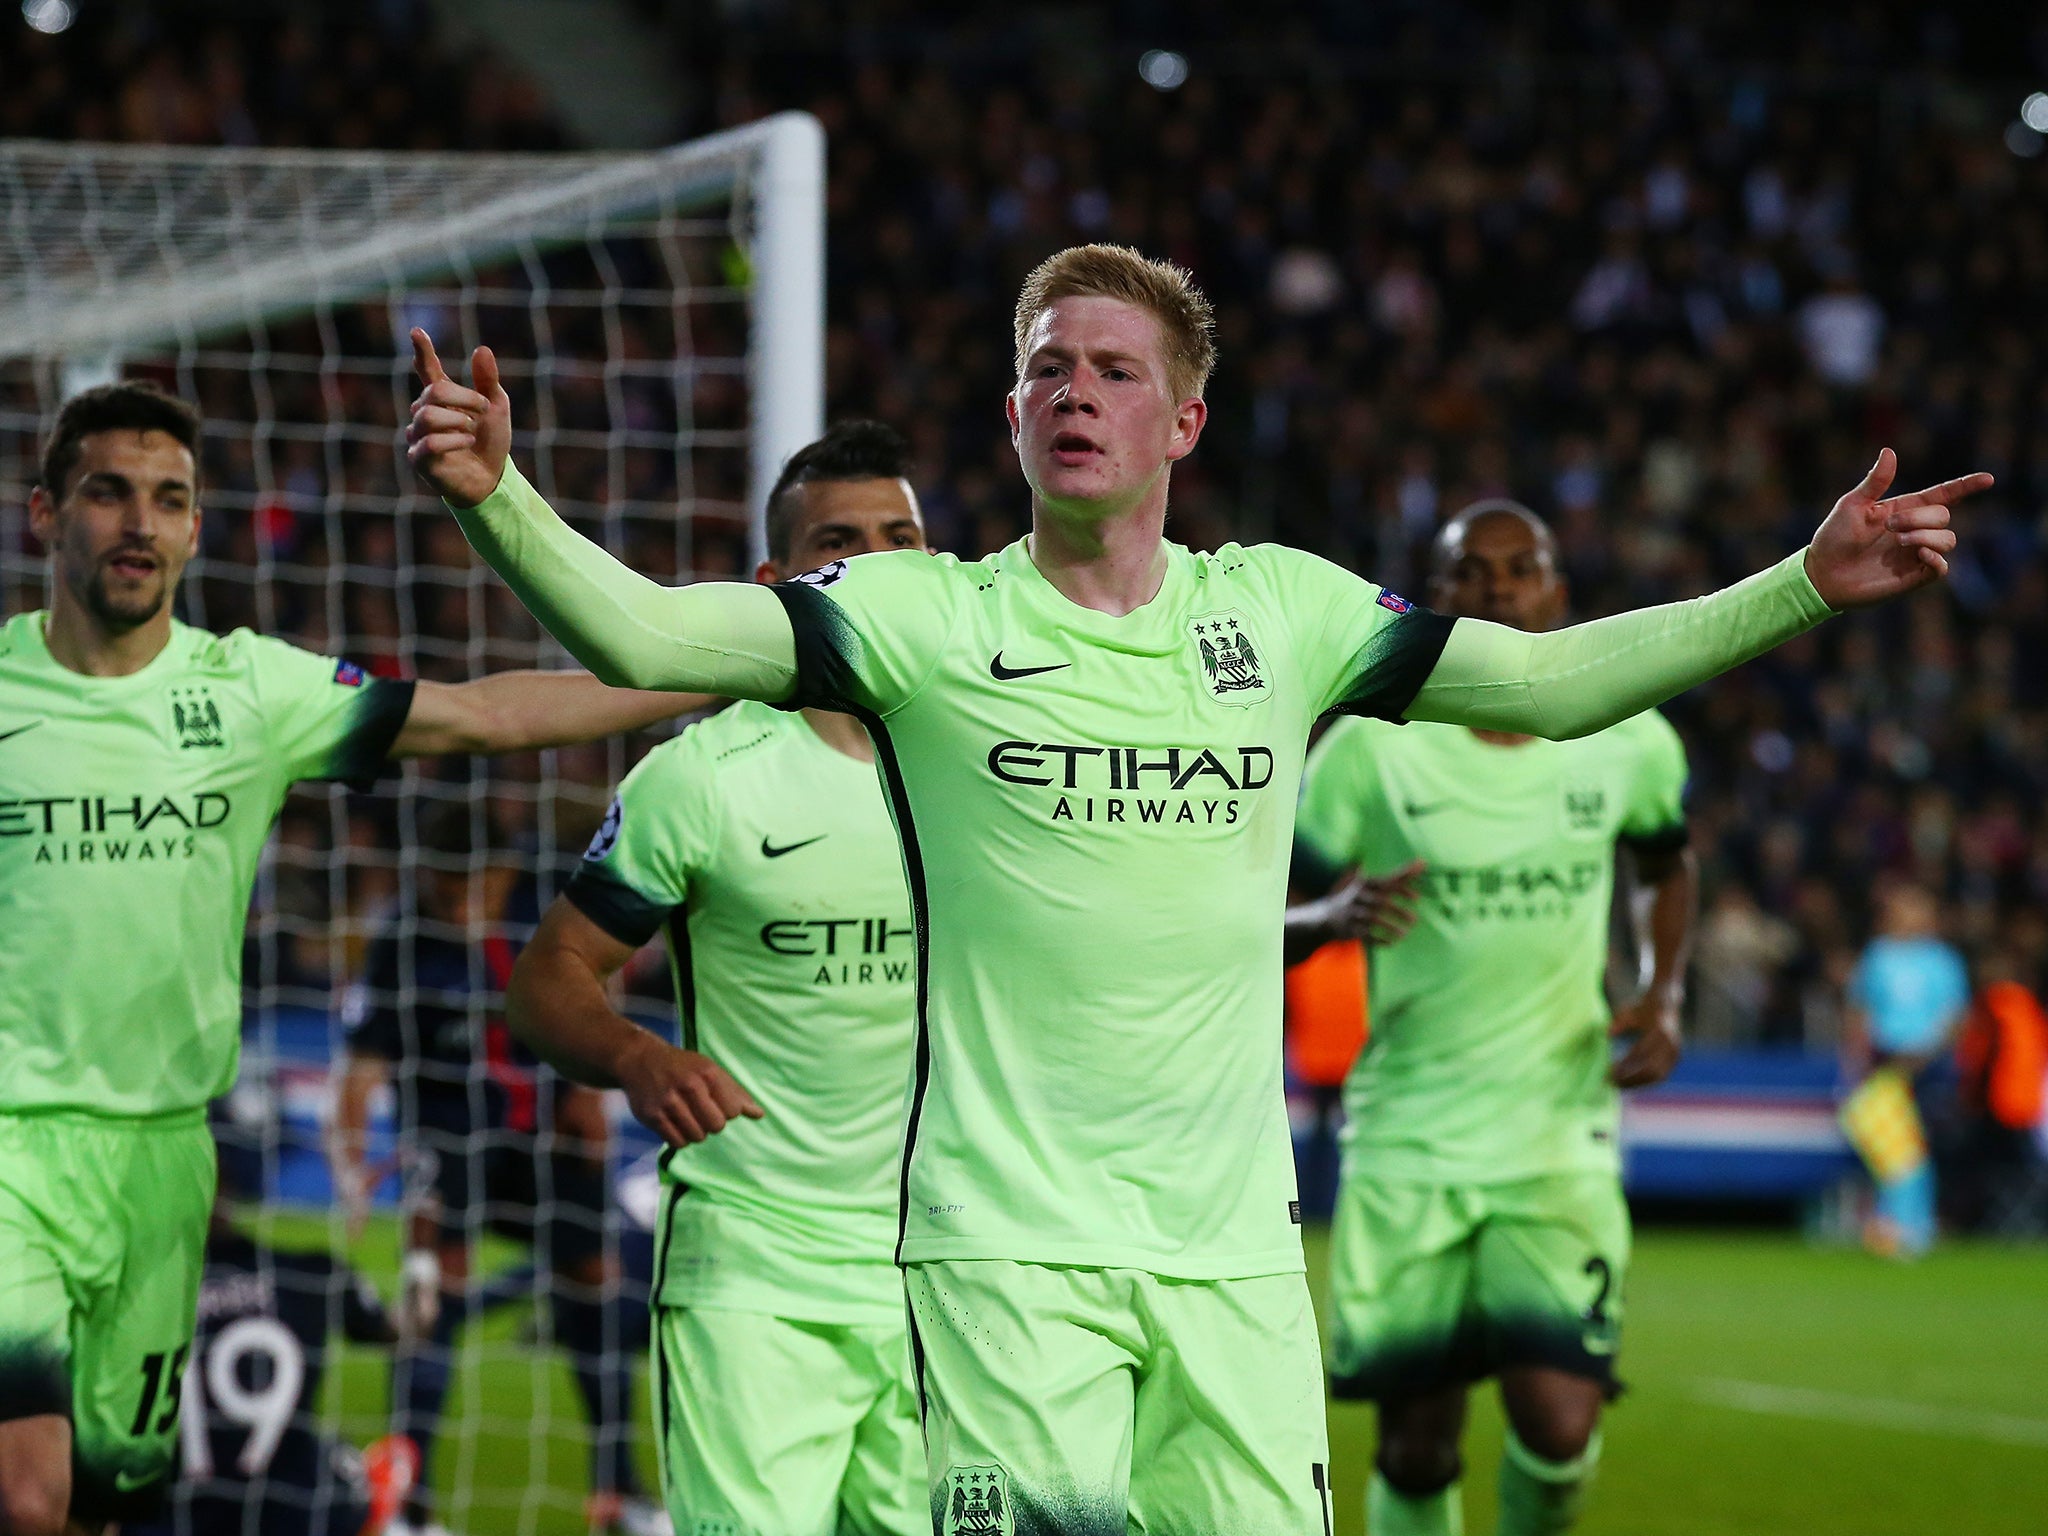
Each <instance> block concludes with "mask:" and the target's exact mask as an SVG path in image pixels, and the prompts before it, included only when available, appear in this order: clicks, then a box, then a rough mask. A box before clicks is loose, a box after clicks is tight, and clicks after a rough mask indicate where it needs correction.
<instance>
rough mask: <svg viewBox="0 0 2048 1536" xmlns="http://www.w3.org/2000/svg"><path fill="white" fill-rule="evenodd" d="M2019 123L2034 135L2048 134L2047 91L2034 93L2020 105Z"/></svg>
mask: <svg viewBox="0 0 2048 1536" xmlns="http://www.w3.org/2000/svg"><path fill="white" fill-rule="evenodd" d="M2020 121H2021V122H2023V123H2025V124H2026V125H2027V126H2028V127H2029V128H2031V129H2033V130H2034V132H2036V133H2048V91H2035V92H2034V93H2033V94H2032V95H2031V96H2029V97H2028V98H2027V99H2026V100H2025V101H2023V102H2021V103H2020Z"/></svg>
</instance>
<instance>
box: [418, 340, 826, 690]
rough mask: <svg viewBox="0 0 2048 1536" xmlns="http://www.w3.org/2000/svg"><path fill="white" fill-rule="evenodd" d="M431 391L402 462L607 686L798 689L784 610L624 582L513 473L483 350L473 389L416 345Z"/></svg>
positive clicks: (734, 585) (758, 595)
mask: <svg viewBox="0 0 2048 1536" xmlns="http://www.w3.org/2000/svg"><path fill="white" fill-rule="evenodd" d="M412 348H413V365H414V367H415V368H416V369H417V370H418V371H419V375H420V378H421V380H422V382H423V383H424V385H425V388H423V389H422V390H421V391H420V394H419V398H418V399H416V400H415V401H414V402H413V407H412V421H411V424H410V425H408V426H407V428H406V442H407V448H406V457H407V458H408V459H410V460H411V462H412V466H413V468H414V469H415V470H417V471H418V472H419V474H420V476H421V478H423V479H424V480H425V481H426V482H427V483H428V484H429V485H431V486H432V487H433V488H434V489H435V490H436V491H438V492H440V494H441V499H442V500H443V501H445V502H447V504H448V506H449V508H450V509H451V510H452V511H453V512H454V513H455V516H456V519H457V521H459V522H460V523H461V524H462V531H463V532H464V533H465V534H467V535H468V536H469V542H470V543H471V544H472V545H473V546H474V547H475V549H476V551H477V553H478V554H480V555H482V556H483V557H484V559H485V560H487V561H488V562H489V563H490V565H491V567H492V569H494V570H495V571H497V573H498V574H499V575H500V576H502V577H504V578H505V582H506V585H508V586H510V587H511V588H512V590H513V591H514V592H515V593H517V594H518V596H519V600H520V601H521V602H522V603H524V604H526V606H527V608H528V609H529V610H531V611H532V613H533V615H534V617H535V618H537V619H539V620H540V621H541V623H542V624H544V625H546V626H547V629H548V633H550V634H552V635H553V636H554V637H555V638H556V639H557V640H559V641H561V642H562V644H563V645H565V646H567V647H568V649H569V653H570V654H571V655H572V656H574V657H575V658H576V659H577V660H578V661H580V662H582V663H583V665H584V666H586V667H588V668H590V670H591V671H592V672H594V673H596V674H597V676H598V677H599V678H601V679H602V680H603V681H605V682H607V683H610V684H612V685H614V686H615V687H622V688H661V689H672V690H677V691H684V692H694V693H710V694H717V695H720V696H722V697H726V698H740V699H762V700H765V701H767V702H768V703H771V704H776V703H780V702H782V701H783V700H784V699H787V698H788V697H789V696H790V694H791V692H792V691H793V690H794V688H795V686H796V637H795V635H794V633H793V632H792V631H791V629H790V625H789V619H788V617H787V615H786V614H785V613H784V611H783V607H782V604H781V602H780V601H779V600H778V599H777V598H776V597H775V595H774V593H772V592H770V591H769V590H768V589H766V588H765V587H760V586H756V585H754V584H753V583H751V582H746V583H742V582H702V583H699V584H698V585H696V586H690V587H664V586H662V585H661V584H660V583H659V582H655V581H650V580H648V579H647V578H646V577H644V576H641V575H638V574H637V573H635V572H633V571H631V570H628V569H627V568H626V567H625V566H624V565H621V564H620V563H619V562H618V561H617V560H615V559H613V558H612V557H611V556H610V555H609V554H607V553H606V552H605V551H604V550H602V549H600V548H599V547H598V546H597V545H595V544H593V543H591V542H590V540H588V539H586V538H584V537H583V536H582V535H581V534H579V533H577V532H576V531H575V530H574V529H572V528H571V527H569V525H568V524H567V523H565V522H563V521H562V520H561V518H560V517H558V516H556V515H555V511H554V509H553V508H552V507H550V506H549V505H548V504H547V502H546V501H544V500H543V499H542V498H541V496H540V494H539V493H538V492H537V491H535V490H534V488H533V487H532V486H530V485H528V484H527V483H526V480H525V477H524V476H522V475H521V474H520V473H519V470H518V467H517V466H516V465H514V464H513V463H512V402H511V400H510V398H509V397H508V396H507V395H506V393H505V390H504V386H503V385H502V384H500V383H499V380H498V362H497V358H496V357H495V356H493V355H492V352H491V349H490V348H489V347H478V348H477V349H476V351H475V352H474V353H472V354H471V356H470V377H471V379H472V381H473V382H474V384H475V388H473V389H472V388H467V387H465V386H463V385H460V384H457V383H456V382H455V381H454V380H453V379H451V378H449V377H448V374H447V371H446V370H445V369H444V368H442V366H441V360H440V358H439V357H437V356H436V355H435V353H434V343H433V341H432V340H431V339H430V338H429V337H428V335H427V333H426V332H425V331H421V330H415V331H414V332H413V333H412Z"/></svg>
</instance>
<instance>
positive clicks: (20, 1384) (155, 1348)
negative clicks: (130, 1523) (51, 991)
mask: <svg viewBox="0 0 2048 1536" xmlns="http://www.w3.org/2000/svg"><path fill="white" fill-rule="evenodd" d="M213 1181H214V1159H213V1137H212V1135H211V1133H209V1132H208V1130H207V1128H206V1119H205V1115H204V1113H203V1112H202V1111H199V1110H193V1111H190V1112H188V1113H184V1114H179V1115H166V1116H160V1117H157V1118H153V1119H147V1120H113V1119H104V1118H101V1117H99V1116H96V1115H73V1114H67V1113H61V1112H48V1113H40V1114H28V1115H10V1114H0V1420H4V1419H21V1418H30V1417H34V1416H36V1415H40V1414H62V1415H64V1416H66V1417H68V1418H69V1419H70V1420H71V1428H72V1488H71V1512H72V1515H73V1517H74V1518H76V1519H79V1520H84V1521H103V1520H121V1519H127V1520H133V1519H140V1518H143V1517H145V1516H146V1515H148V1514H149V1513H150V1512H152V1511H153V1510H154V1508H155V1506H156V1503H157V1501H158V1500H159V1499H160V1498H161V1497H162V1494H163V1490H164V1485H165V1483H166V1482H167V1481H168V1479H169V1478H170V1476H171V1474H172V1472H173V1471H174V1470H175V1465H176V1459H177V1451H178V1391H179V1388H180V1386H181V1385H182V1383H183V1380H184V1370H185V1361H186V1359H187V1357H188V1356H189V1355H190V1353H191V1350H192V1333H193V1328H194V1320H195V1314H196V1311H197V1308H198V1305H199V1275H200V1269H201V1267H202V1265H203V1264H204V1261H205V1250H206V1227H207V1219H208V1216H209V1214H210V1213H211V1210H212V1207H213Z"/></svg>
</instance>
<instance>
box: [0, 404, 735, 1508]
mask: <svg viewBox="0 0 2048 1536" xmlns="http://www.w3.org/2000/svg"><path fill="white" fill-rule="evenodd" d="M199 437H200V421H199V416H198V413H197V412H196V411H194V410H193V409H192V408H191V407H190V406H188V405H186V404H184V403H183V402H181V401H179V400H176V399H174V398H172V397H171V396H168V395H165V394H163V393H161V392H159V391H157V390H155V389H153V388H151V387H149V386H146V385H141V384H133V383H121V384H111V385H106V386H103V387H101V388H98V389H93V390H88V391H86V392H85V393H84V394H81V395H78V396H76V397H75V398H73V399H72V400H70V401H68V402H67V403H66V404H65V406H64V407H63V409H62V410H61V411H60V412H59V413H58V417H57V422H56V426H55V429H54V430H53V432H52V433H51V436H50V439H49V441H48V443H47V445H46V447H45V449H44V455H43V462H42V467H41V474H40V479H39V482H38V484H37V486H36V488H35V492H34V495H33V498H32V500H31V501H30V504H29V516H30V522H31V524H32V526H33V527H34V529H35V531H36V534H37V537H39V538H40V539H41V540H42V541H43V543H44V545H45V546H46V547H47V548H48V549H49V550H50V551H51V554H52V563H53V570H54V575H55V581H54V583H53V585H52V595H51V602H50V607H49V609H48V610H47V611H38V612H34V613H22V614H17V615H16V616H15V617H14V618H13V619H11V620H9V621H8V622H7V623H6V624H5V625H4V626H0V977H4V978H5V980H4V984H0V1060H4V1061H5V1064H6V1065H5V1070H4V1071H0V1530H5V1531H7V1532H9V1533H12V1536H24V1533H25V1536H45V1533H54V1532H57V1531H60V1530H63V1529H64V1528H65V1525H66V1521H67V1519H69V1520H70V1521H72V1522H74V1523H75V1524H77V1525H79V1526H81V1527H91V1526H93V1525H96V1524H98V1523H100V1522H104V1521H106V1520H109V1519H117V1518H139V1517H141V1516H142V1515H144V1514H146V1513H147V1512H148V1510H149V1509H150V1508H151V1507H152V1506H153V1504H154V1502H155V1500H156V1498H157V1497H158V1495H159V1493H160V1491H161V1485H162V1482H163V1479H164V1478H165V1477H166V1475H167V1474H168V1473H169V1472H170V1471H171V1466H172V1458H173V1455H174V1452H175V1450H176V1440H177V1422H178V1398H179V1385H180V1379H181V1373H182V1372H183V1370H184V1368H185V1365H186V1363H187V1360H188V1358H189V1353H190V1349H191V1342H192V1329H193V1323H194V1316H195V1313H194V1308H195V1305H196V1300H197V1296H198V1287H199V1277H200V1265H201V1250H202V1246H203V1243H204V1240H205V1236H206V1226H207V1217H208V1212H209V1210H210V1208H211V1205H212V1201H213V1182H214V1172H213V1145H212V1141H211V1138H210V1137H209V1135H208V1133H207V1129H206V1125H205V1121H204V1109H205V1105H206V1101H207V1100H208V1099H211V1098H213V1097H215V1096H217V1095H219V1094H221V1093H224V1092H226V1091H227V1089H228V1088H229V1087H230V1086H231V1085H232V1084H233V1082H234V1078H235V1064H236V1058H237V1054H238V1051H239V1047H240V1042H241V1012H242V998H241V955H242V925H243V918H244V915H245V913H246V911H247V909H248V905H249V893H250V889H251V887H252V885H253V883H254V881H255V878H256V861H257V858H258V855H259V854H260V853H261V852H262V849H263V844H264V841H265V840H266V839H267V838H268V837H269V835H270V827H271V823H272V821H273V820H274V819H275V818H276V815H277V812H278V809H279V807H280V806H281V805H282V804H283V802H284V797H285V793H286V791H287V790H289V789H290V787H291V786H292V784H293V783H294V782H296V781H299V780H302V779H340V780H345V781H356V780H363V779H368V778H370V777H373V776H374V775H375V774H376V772H377V770H378V768H379V767H380V766H381V765H382V764H383V762H384V761H385V760H386V759H387V758H390V757H404V756H414V755H423V754H436V753H443V752H464V751H466V752H502V751H514V750H519V749H523V748H529V747H540V746H549V745H559V744H566V743H569V742H577V741H588V740H593V739H596V738H598V737H602V736H608V735H611V734H613V733H614V732H617V731H622V730H629V729H632V728H635V727H638V726H642V725H647V724H651V723H652V722H654V721H656V720H660V719H664V718H667V717H669V716H671V715H675V714H677V713H679V712H681V711H682V710H683V709H685V708H688V707H690V706H691V705H693V704H698V703H702V702H704V701H702V700H693V699H687V698H683V697H679V696H678V695H676V694H674V693H628V692H620V691H616V690H612V689H608V688H606V687H604V686H603V685H602V684H600V683H599V682H598V681H597V680H596V679H595V678H592V677H588V676H583V675H579V674H550V673H539V672H523V673H506V674H502V675H500V676H497V677H489V678H484V679H481V680H479V681H477V682H472V683H463V684H453V685H443V684H434V683H419V684H414V683H409V682H391V681H383V680H379V679H374V678H368V677H366V676H365V675H364V674H363V672H362V671H361V669H359V668H357V667H356V666H354V665H353V664H351V663H349V662H345V661H344V662H337V661H335V660H334V659H333V658H330V657H321V656H315V655H312V654H310V653H308V652H306V651H301V650H298V649H296V648H294V647H292V646H289V645H286V644H284V643H283V642H281V641H277V640H270V639H266V638H264V637H262V636H259V635H255V634H251V633H250V632H248V631H246V630H238V631H236V632H235V633H233V634H230V635H212V634H208V633H206V632H205V631H203V630H197V629H193V628H191V627H189V626H187V625H185V624H182V623H179V622H177V621H176V620H175V619H173V617H172V615H171V599H172V597H173V596H174V595H175V593H176V591H177V586H178V581H179V578H180V577H181V575H182V574H183V572H184V569H185V566H186V563H187V562H188V561H190V560H191V558H192V557H193V555H194V554H195V553H196V552H197V550H198V547H199V526H200V499H201V498H200V486H199V475H198V460H197V452H198V446H199Z"/></svg>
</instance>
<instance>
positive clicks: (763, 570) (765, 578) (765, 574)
mask: <svg viewBox="0 0 2048 1536" xmlns="http://www.w3.org/2000/svg"><path fill="white" fill-rule="evenodd" d="M754 580H755V582H757V583H758V584H759V585H761V586H764V587H772V586H774V585H775V583H777V582H778V581H780V580H782V572H781V571H780V570H778V569H777V568H776V565H775V562H774V561H773V560H763V561H762V562H761V563H760V564H759V565H757V566H755V567H754Z"/></svg>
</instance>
